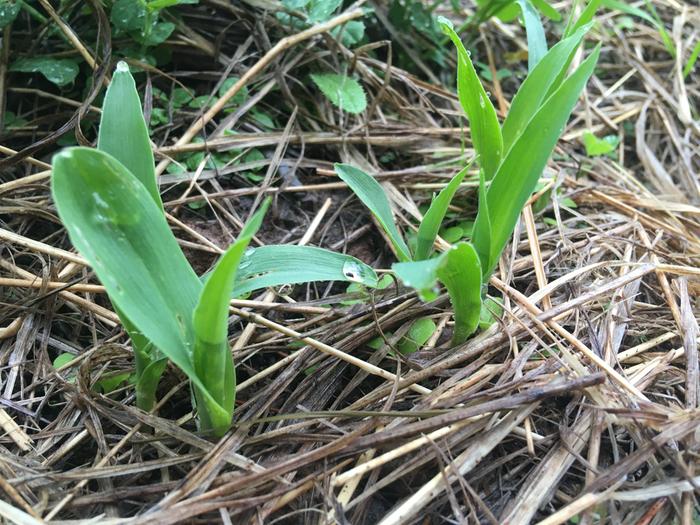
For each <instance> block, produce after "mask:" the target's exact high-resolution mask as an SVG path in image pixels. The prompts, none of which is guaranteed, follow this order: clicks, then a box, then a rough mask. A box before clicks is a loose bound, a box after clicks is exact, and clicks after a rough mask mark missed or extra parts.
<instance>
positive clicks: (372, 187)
mask: <svg viewBox="0 0 700 525" xmlns="http://www.w3.org/2000/svg"><path fill="white" fill-rule="evenodd" d="M335 172H336V174H337V175H338V177H340V179H341V180H342V181H343V182H345V183H346V184H347V185H348V186H349V187H350V189H351V190H352V191H353V192H354V193H355V195H357V197H358V198H359V199H360V200H361V201H362V203H363V204H364V205H365V206H367V208H369V211H371V212H372V215H374V216H375V217H376V218H377V220H378V221H379V224H381V226H382V228H383V229H384V231H385V232H386V234H387V235H388V236H389V240H390V241H391V244H392V245H393V246H394V249H395V250H396V253H397V255H398V257H399V260H400V261H409V260H411V252H410V251H409V249H408V246H406V242H405V241H404V240H403V237H402V236H401V234H400V233H399V230H398V229H397V228H396V223H395V222H394V215H393V213H392V211H391V205H390V204H389V200H388V199H387V198H386V195H385V194H384V190H383V189H382V187H381V186H380V184H379V183H378V182H377V181H376V180H375V179H374V177H372V176H371V175H368V174H367V173H365V172H364V171H362V170H361V169H359V168H356V167H355V166H351V165H350V164H336V165H335Z"/></svg>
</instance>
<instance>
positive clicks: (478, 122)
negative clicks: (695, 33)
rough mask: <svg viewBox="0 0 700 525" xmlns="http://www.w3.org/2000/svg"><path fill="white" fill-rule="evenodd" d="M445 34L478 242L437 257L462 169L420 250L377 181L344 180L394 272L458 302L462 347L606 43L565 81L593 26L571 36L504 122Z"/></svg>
mask: <svg viewBox="0 0 700 525" xmlns="http://www.w3.org/2000/svg"><path fill="white" fill-rule="evenodd" d="M440 22H441V25H442V28H443V31H445V33H446V34H447V35H448V36H449V38H450V39H451V40H452V41H453V43H454V45H455V46H456V48H457V55H458V63H457V64H458V65H457V92H458V96H459V101H460V103H461V106H462V108H463V110H464V112H465V113H466V116H467V118H468V119H469V123H470V128H471V132H472V143H473V145H474V149H475V151H476V153H477V158H478V162H479V167H480V170H479V180H480V184H479V206H478V211H477V216H476V220H475V222H474V228H473V231H472V235H471V240H470V242H459V243H457V244H455V245H454V246H452V248H451V249H449V250H447V251H445V252H443V253H441V254H439V255H438V256H437V257H434V258H430V255H431V251H432V249H433V244H434V242H435V238H436V235H437V232H438V229H439V227H440V223H441V222H442V220H443V218H444V216H445V212H446V210H447V207H448V205H449V203H450V201H451V200H452V198H453V196H454V194H455V192H456V190H457V188H458V186H459V185H460V183H461V182H462V179H463V178H464V176H465V175H466V171H467V170H466V168H465V169H463V170H462V171H460V172H459V173H458V174H457V175H455V177H454V178H453V179H452V180H451V181H450V183H449V184H448V185H447V186H446V187H445V189H443V190H442V191H441V192H440V193H439V194H438V196H437V197H436V198H435V199H434V200H433V202H432V203H431V205H430V208H429V209H428V212H427V213H426V215H425V217H424V219H423V221H422V222H421V224H420V227H419V229H418V242H417V245H416V249H415V251H414V252H413V253H411V252H410V250H409V248H408V246H407V245H406V243H405V242H404V240H403V238H402V237H401V234H400V233H399V231H398V228H397V227H396V224H395V223H394V220H393V215H392V213H391V207H390V205H389V201H388V199H387V197H386V195H385V194H384V192H383V190H382V188H381V186H380V185H379V184H378V183H377V182H376V181H375V180H374V178H373V177H371V176H370V175H368V174H366V173H364V172H363V171H361V170H359V169H357V168H355V167H353V166H349V165H346V164H337V165H336V167H335V169H336V173H337V174H338V176H339V177H340V178H341V179H342V180H343V181H345V182H346V183H347V184H348V186H349V187H350V189H351V190H352V191H353V192H354V193H355V194H356V195H357V196H358V197H359V198H360V200H361V201H362V202H363V203H364V204H365V206H367V207H368V208H369V210H370V211H371V212H372V213H373V214H374V216H375V217H376V218H377V220H378V222H379V224H380V225H381V226H382V228H383V229H384V231H385V232H386V234H387V236H388V237H389V239H390V241H391V243H392V245H393V247H394V250H395V252H396V253H397V255H398V259H399V262H397V263H395V264H394V265H393V266H392V270H393V271H394V273H395V274H396V275H397V276H398V277H399V279H401V280H402V281H403V283H404V284H405V285H407V286H410V287H412V288H415V289H416V290H417V291H418V293H419V295H420V296H421V298H423V299H424V300H426V299H429V298H431V297H434V296H435V291H434V287H435V285H436V283H437V282H438V281H439V282H442V283H443V284H444V285H445V288H446V289H447V292H448V294H449V296H450V299H451V301H452V306H453V309H454V323H455V329H454V334H453V339H452V342H453V344H459V343H462V342H464V341H465V340H466V339H467V338H468V337H469V336H470V335H471V334H472V333H473V332H474V331H475V330H476V328H477V327H478V325H479V315H480V310H481V305H482V288H483V287H484V285H485V284H486V283H487V282H488V279H489V277H490V275H491V273H492V272H493V270H494V268H495V267H496V265H497V264H498V260H499V259H500V257H501V253H502V252H503V249H504V248H505V246H506V244H507V243H508V240H509V238H510V236H511V235H512V233H513V230H514V229H515V225H516V223H517V221H518V217H519V216H520V212H521V211H522V209H523V207H524V206H525V204H526V202H527V200H528V199H529V198H530V196H531V195H532V192H533V190H534V189H535V186H536V185H537V182H538V179H539V177H540V175H541V174H542V171H543V170H544V168H545V166H546V164H547V160H548V159H549V157H550V155H551V154H552V151H553V150H554V147H555V145H556V143H557V141H558V140H559V137H560V136H561V133H562V132H563V129H564V126H565V124H566V122H567V120H568V119H569V116H570V115H571V112H572V111H573V109H574V106H575V105H576V101H577V100H578V98H579V95H580V94H581V91H582V90H583V89H584V87H585V86H586V83H587V82H588V79H589V77H590V76H591V74H592V73H593V69H594V67H595V64H596V62H597V60H598V55H599V53H600V46H597V47H596V48H595V49H594V50H593V52H592V53H591V54H590V55H589V56H588V58H586V59H585V60H584V61H583V62H582V63H581V65H580V66H579V67H578V68H576V69H575V70H574V71H573V72H572V73H571V74H570V75H568V76H567V74H566V73H567V70H568V69H569V65H570V64H571V61H572V59H573V56H574V53H575V52H576V50H577V49H578V47H579V46H580V45H581V42H582V41H583V38H584V36H585V34H586V33H587V32H588V30H589V29H590V27H591V25H590V24H585V23H582V22H577V23H576V24H574V25H572V26H571V27H570V36H568V37H567V38H564V39H563V40H562V41H561V42H559V43H558V44H557V45H555V46H554V47H552V49H550V50H549V51H547V52H546V53H544V54H543V55H542V57H541V58H540V59H539V60H538V61H537V62H535V63H534V64H533V63H532V62H530V72H529V74H528V76H527V78H526V79H525V81H524V82H523V84H522V85H521V87H520V89H519V90H518V92H517V93H516V95H515V97H514V98H513V101H512V104H511V107H510V110H509V112H508V115H507V116H506V118H505V120H504V122H503V123H502V124H501V123H500V122H499V120H498V116H497V115H496V110H495V109H494V107H493V105H492V104H491V101H490V100H489V97H488V95H487V93H486V90H485V89H484V87H483V85H482V84H481V81H480V80H479V77H478V76H477V73H476V70H475V69H474V66H473V64H472V61H471V59H470V57H469V53H468V52H467V50H466V49H465V48H464V45H463V44H462V42H461V40H460V39H459V37H458V35H457V34H456V33H455V31H454V29H453V28H452V25H451V24H450V23H449V22H448V21H447V20H446V19H441V21H440Z"/></svg>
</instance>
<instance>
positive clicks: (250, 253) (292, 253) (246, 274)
mask: <svg viewBox="0 0 700 525" xmlns="http://www.w3.org/2000/svg"><path fill="white" fill-rule="evenodd" d="M315 281H345V282H351V283H359V284H362V285H364V286H368V287H370V288H374V287H376V286H377V274H376V273H375V271H374V270H373V269H372V268H371V267H369V266H367V265H366V264H365V263H363V262H362V261H360V260H358V259H355V258H354V257H350V256H349V255H344V254H342V253H335V252H331V251H329V250H324V249H322V248H316V247H314V246H297V245H291V244H290V245H284V244H279V245H276V246H273V245H271V246H260V247H259V248H248V250H247V251H246V252H245V253H244V255H243V257H242V259H241V264H240V266H239V269H238V274H237V278H236V284H235V287H234V290H233V296H234V297H240V296H242V295H244V294H246V293H248V292H251V291H253V290H258V289H261V288H267V287H271V286H281V285H286V284H300V283H308V282H315Z"/></svg>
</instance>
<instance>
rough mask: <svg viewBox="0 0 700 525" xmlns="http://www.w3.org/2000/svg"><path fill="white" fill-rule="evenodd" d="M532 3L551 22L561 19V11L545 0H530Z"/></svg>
mask: <svg viewBox="0 0 700 525" xmlns="http://www.w3.org/2000/svg"><path fill="white" fill-rule="evenodd" d="M532 5H534V6H535V7H536V8H537V10H538V11H539V12H540V13H542V14H543V15H544V16H546V17H547V18H549V19H550V20H552V21H553V22H559V21H560V20H561V13H559V12H558V11H557V10H556V9H554V8H553V7H552V6H551V5H549V3H547V1H546V0H532Z"/></svg>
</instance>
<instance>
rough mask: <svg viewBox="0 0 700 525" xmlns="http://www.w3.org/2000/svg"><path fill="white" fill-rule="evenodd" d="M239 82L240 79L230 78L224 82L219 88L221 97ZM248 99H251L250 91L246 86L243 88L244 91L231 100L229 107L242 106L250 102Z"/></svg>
mask: <svg viewBox="0 0 700 525" xmlns="http://www.w3.org/2000/svg"><path fill="white" fill-rule="evenodd" d="M239 80H240V78H239V77H228V78H227V79H226V80H224V81H223V82H222V83H221V86H219V97H223V96H224V95H225V94H226V92H227V91H228V90H229V89H231V87H232V86H233V85H234V84H235V83H236V82H238V81H239ZM248 97H250V92H249V91H248V88H247V87H246V86H243V89H241V90H240V91H239V92H238V93H236V96H235V97H233V98H232V99H230V100H229V101H228V104H227V105H229V106H240V105H241V104H243V103H244V102H245V101H246V100H248Z"/></svg>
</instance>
